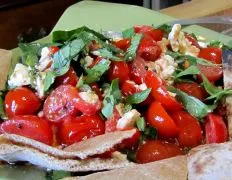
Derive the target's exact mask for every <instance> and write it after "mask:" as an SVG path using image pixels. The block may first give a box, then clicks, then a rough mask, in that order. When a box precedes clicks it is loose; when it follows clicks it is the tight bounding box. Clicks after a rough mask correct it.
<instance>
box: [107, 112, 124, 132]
mask: <svg viewBox="0 0 232 180" xmlns="http://www.w3.org/2000/svg"><path fill="white" fill-rule="evenodd" d="M120 118H121V116H120V114H119V112H118V110H117V109H114V112H113V116H112V117H111V118H110V119H107V120H106V122H105V125H106V126H105V131H106V132H114V131H116V130H117V123H118V120H119V119H120Z"/></svg>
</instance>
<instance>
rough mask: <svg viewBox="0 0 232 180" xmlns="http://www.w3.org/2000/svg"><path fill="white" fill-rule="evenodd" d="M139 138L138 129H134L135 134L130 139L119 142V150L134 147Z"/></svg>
mask: <svg viewBox="0 0 232 180" xmlns="http://www.w3.org/2000/svg"><path fill="white" fill-rule="evenodd" d="M139 137H140V132H139V130H138V129H136V132H135V134H134V135H133V136H132V137H131V138H128V139H125V140H123V141H122V142H121V144H120V145H119V146H120V148H132V147H134V146H135V145H137V144H138V141H139Z"/></svg>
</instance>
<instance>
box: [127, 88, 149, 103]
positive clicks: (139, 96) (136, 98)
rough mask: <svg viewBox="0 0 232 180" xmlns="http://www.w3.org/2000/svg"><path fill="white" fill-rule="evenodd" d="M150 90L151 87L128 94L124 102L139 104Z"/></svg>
mask: <svg viewBox="0 0 232 180" xmlns="http://www.w3.org/2000/svg"><path fill="white" fill-rule="evenodd" d="M150 92H151V88H148V89H146V90H144V91H141V92H138V93H135V94H132V95H129V96H127V97H126V102H127V103H128V104H139V103H141V102H143V101H145V100H146V99H147V97H148V96H149V94H150Z"/></svg>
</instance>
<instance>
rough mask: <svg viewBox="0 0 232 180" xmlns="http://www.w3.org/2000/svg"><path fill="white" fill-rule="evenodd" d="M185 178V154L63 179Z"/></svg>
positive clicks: (171, 179) (135, 179) (174, 179)
mask: <svg viewBox="0 0 232 180" xmlns="http://www.w3.org/2000/svg"><path fill="white" fill-rule="evenodd" d="M96 179H97V180H109V179H110V180H132V179H133V180H145V179H146V180H149V179H156V180H186V179H187V160H186V156H177V157H174V158H169V159H164V160H161V161H156V162H152V163H147V164H142V165H141V164H140V165H135V166H132V167H127V168H121V169H115V170H111V171H106V172H99V173H94V174H91V175H88V176H82V177H68V178H65V179H64V180H96Z"/></svg>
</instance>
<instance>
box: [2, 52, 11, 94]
mask: <svg viewBox="0 0 232 180" xmlns="http://www.w3.org/2000/svg"><path fill="white" fill-rule="evenodd" d="M11 58H12V52H11V51H8V50H5V49H0V67H1V70H0V91H1V90H4V89H5V85H6V81H7V76H8V73H9V71H10V66H11Z"/></svg>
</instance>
